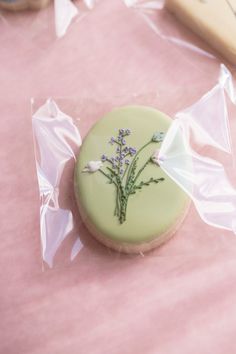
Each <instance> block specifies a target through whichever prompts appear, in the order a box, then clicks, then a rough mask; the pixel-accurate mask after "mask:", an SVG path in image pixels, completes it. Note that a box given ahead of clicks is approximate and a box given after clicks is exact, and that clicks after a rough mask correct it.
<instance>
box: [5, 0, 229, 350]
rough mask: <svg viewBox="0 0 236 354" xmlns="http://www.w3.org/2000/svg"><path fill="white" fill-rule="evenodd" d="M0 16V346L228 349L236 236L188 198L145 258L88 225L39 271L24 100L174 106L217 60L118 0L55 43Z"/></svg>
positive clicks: (191, 94) (205, 84) (199, 86)
mask: <svg viewBox="0 0 236 354" xmlns="http://www.w3.org/2000/svg"><path fill="white" fill-rule="evenodd" d="M49 13H50V10H49ZM21 16H24V15H21ZM42 16H43V17H42V18H43V19H44V18H45V16H44V15H43V14H42ZM39 18H40V15H39ZM21 20H23V19H22V18H21ZM14 21H19V20H18V18H17V19H16V18H11V21H10V22H11V23H14ZM0 25H1V28H0V43H1V47H0V61H1V71H0V82H1V86H0V97H1V98H0V112H1V126H0V137H1V150H0V157H1V158H0V164H1V207H0V216H1V223H0V230H1V243H0V254H1V256H0V269H1V277H0V289H1V294H0V314H1V316H0V353H4V354H28V353H29V354H42V353H44V354H65V353H74V354H85V353H86V354H105V353H109V354H121V353H122V354H133V353H137V354H143V353H145V354H159V353H160V354H190V353H191V354H195V353H196V354H199V353H200V354H208V353H209V354H212V353H214V354H222V353H227V354H234V353H235V352H236V342H235V338H234V337H235V330H236V303H235V293H236V256H235V255H236V239H235V236H234V235H233V234H231V233H229V232H225V231H222V230H216V229H214V228H212V227H210V226H206V225H203V223H202V221H201V220H200V218H199V217H198V215H197V214H196V211H195V209H194V208H193V207H192V208H191V210H190V212H189V214H188V216H187V219H186V222H185V223H184V225H183V226H182V228H181V229H180V230H179V232H178V233H177V234H176V236H175V237H174V238H173V239H172V240H171V241H170V242H168V243H167V244H166V245H164V246H163V247H161V248H160V249H159V250H157V251H155V252H154V254H152V255H149V256H146V257H144V258H140V257H137V258H129V257H125V256H119V255H116V256H114V255H113V254H111V253H109V252H107V250H105V249H104V248H103V247H102V246H100V245H98V244H97V243H96V241H94V240H92V239H91V237H90V236H89V235H88V234H87V233H86V231H85V234H86V235H87V244H88V245H87V246H88V247H86V248H84V249H83V250H82V251H81V253H80V254H79V256H78V257H77V259H76V262H75V263H74V264H71V265H68V266H67V267H62V268H56V269H54V270H52V271H47V272H44V273H42V272H41V261H40V242H39V215H38V214H39V210H38V205H39V201H38V187H37V180H36V173H35V163H34V153H33V142H32V132H31V121H30V104H29V99H30V97H71V96H73V97H90V98H93V99H95V100H99V98H101V97H104V96H106V97H110V100H111V101H112V100H113V99H114V97H115V96H119V95H121V96H123V97H125V96H127V97H130V96H131V93H132V94H134V93H136V94H138V95H144V96H145V97H147V96H148V97H149V96H153V95H156V97H157V101H158V100H159V105H160V108H161V109H165V110H166V111H167V113H169V114H173V113H174V112H176V111H177V110H179V109H181V108H183V107H185V106H186V105H188V104H191V103H193V102H194V101H195V100H196V99H197V98H199V97H200V95H201V94H203V93H204V92H205V91H206V90H207V89H209V88H210V87H211V86H212V85H213V84H214V83H215V81H216V77H217V72H218V66H219V63H218V62H217V61H212V62H210V63H209V61H207V60H205V58H202V57H200V56H191V55H190V56H189V55H188V56H186V53H185V51H184V50H180V48H177V47H173V46H170V44H168V43H164V42H163V40H161V39H160V38H159V37H157V36H156V35H155V34H154V32H152V31H151V30H150V29H149V28H148V27H147V25H146V24H145V22H144V21H143V20H142V19H141V18H140V17H139V16H137V15H136V14H135V13H134V12H133V11H131V10H128V9H126V8H125V7H124V5H123V4H122V3H121V1H118V0H113V1H110V0H104V1H103V2H101V4H100V5H99V6H98V7H97V8H96V9H95V10H94V11H93V12H92V13H91V14H89V15H88V16H87V17H85V18H84V19H83V21H79V22H78V23H75V24H74V26H72V27H71V29H70V31H69V32H68V35H67V36H66V37H65V38H63V39H62V40H57V41H55V42H52V38H51V37H50V36H49V37H47V38H45V37H42V34H38V35H37V36H35V37H34V40H33V41H32V32H31V31H27V29H26V28H25V29H24V30H23V32H20V31H18V30H17V31H15V30H13V29H12V28H11V26H10V27H8V26H5V25H4V23H2V22H1V23H0ZM50 42H51V43H50ZM190 58H191V60H190ZM232 116H235V111H232ZM232 129H233V136H234V134H235V133H236V127H235V124H234V122H232ZM233 176H234V175H233Z"/></svg>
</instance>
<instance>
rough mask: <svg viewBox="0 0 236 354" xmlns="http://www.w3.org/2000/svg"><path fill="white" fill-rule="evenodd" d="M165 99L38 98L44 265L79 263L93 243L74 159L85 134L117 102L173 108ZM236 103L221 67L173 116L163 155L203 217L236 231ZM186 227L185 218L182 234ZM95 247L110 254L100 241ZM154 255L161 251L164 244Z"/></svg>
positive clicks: (228, 77) (36, 117)
mask: <svg viewBox="0 0 236 354" xmlns="http://www.w3.org/2000/svg"><path fill="white" fill-rule="evenodd" d="M158 101H159V99H157V98H156V97H155V96H151V95H149V96H147V97H139V96H134V95H131V96H130V97H125V98H124V97H116V98H114V97H113V99H112V100H109V99H108V100H99V101H96V100H94V99H89V98H87V99H86V98H83V99H82V98H77V99H76V98H74V99H51V98H48V99H47V100H32V111H33V113H32V124H33V134H34V141H35V156H36V168H37V175H38V183H39V191H40V201H41V206H40V236H41V245H42V258H43V261H44V264H45V265H47V266H48V267H53V265H55V264H58V263H59V264H60V263H61V262H62V263H64V262H67V261H73V260H74V259H75V258H76V257H77V256H78V255H79V254H80V252H81V251H82V250H83V249H84V247H87V245H88V243H89V242H91V236H90V235H89V233H88V231H87V230H86V228H85V226H84V225H83V222H82V220H81V218H80V215H79V212H78V210H77V206H76V202H75V197H74V186H73V173H74V167H75V161H76V158H77V156H78V153H79V149H80V146H81V144H83V138H84V136H85V135H86V134H87V132H88V131H89V129H90V128H91V127H92V125H93V124H94V123H95V122H97V121H98V120H99V119H100V118H101V117H102V116H103V115H104V114H105V113H107V112H109V111H111V110H112V109H113V108H114V107H121V106H124V105H128V104H138V105H145V106H152V107H154V108H157V109H160V108H162V110H163V109H164V110H167V111H168V107H167V106H166V107H164V106H163V107H160V104H159V102H158ZM235 102H236V95H235V90H234V87H233V82H232V78H231V75H230V72H229V71H228V70H227V69H226V67H225V66H223V65H222V66H221V71H220V75H219V80H218V82H216V85H215V86H214V87H213V88H212V89H211V90H210V91H208V92H207V93H206V94H205V95H204V96H203V97H201V98H199V100H198V101H197V102H196V103H194V104H193V105H192V106H191V107H188V108H183V110H181V111H180V112H178V113H176V115H175V116H174V117H173V122H172V124H171V126H170V128H169V130H168V132H167V134H166V136H165V138H164V141H163V143H162V146H161V149H160V152H159V155H158V162H159V165H160V167H161V168H162V169H163V170H164V171H165V172H166V173H167V174H168V175H169V177H170V178H172V179H173V180H174V181H175V182H176V183H177V184H178V185H179V186H180V187H181V188H182V189H183V190H184V191H185V192H187V194H188V195H189V196H190V197H191V199H192V201H193V204H194V205H195V207H196V210H197V212H198V214H199V216H200V217H201V219H202V223H205V224H209V225H211V226H212V227H215V228H220V229H226V230H230V231H231V232H233V233H235V232H236V226H235V221H236V189H235V187H234V186H233V184H232V182H231V179H232V176H233V173H234V156H233V153H232V151H233V148H232V141H231V130H232V129H235V124H233V123H232V121H231V120H229V114H228V106H229V108H230V112H232V110H233V111H234V113H235V110H234V104H235ZM231 114H232V113H231ZM232 119H233V116H232ZM231 125H232V129H231V128H230V126H231ZM180 137H181V139H180ZM180 142H181V143H180ZM186 222H187V223H191V222H192V220H187V221H186ZM184 227H185V221H184V223H183V225H182V226H181V227H180V229H179V231H178V232H182V230H183V228H184ZM188 237H191V235H189V236H188ZM203 237H204V236H203ZM93 247H95V248H96V247H103V248H104V250H105V251H106V252H111V251H109V250H108V249H107V248H105V247H104V246H100V245H98V244H97V242H95V241H94V246H93ZM95 253H96V252H95ZM112 253H114V254H115V252H112ZM151 254H152V255H157V254H158V249H157V250H155V251H153V252H151Z"/></svg>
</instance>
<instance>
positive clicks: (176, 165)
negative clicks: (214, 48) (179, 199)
mask: <svg viewBox="0 0 236 354" xmlns="http://www.w3.org/2000/svg"><path fill="white" fill-rule="evenodd" d="M225 91H226V92H227V93H228V95H229V97H230V99H231V101H232V102H233V103H235V102H236V101H235V97H236V93H235V89H234V86H233V82H232V78H231V75H230V72H229V71H228V70H227V68H226V67H225V66H224V65H221V73H220V78H219V83H218V84H217V85H216V86H215V87H214V88H213V89H212V90H211V91H209V92H208V93H207V94H206V95H205V96H203V97H202V98H201V99H200V100H199V101H198V102H197V103H196V104H194V105H193V106H191V107H190V108H188V109H186V110H184V111H183V112H179V113H177V114H176V119H175V120H174V122H173V123H172V125H171V127H170V129H169V130H168V132H167V134H166V137H165V139H164V142H163V144H162V146H161V149H160V152H159V164H160V166H161V168H162V169H163V170H164V171H165V172H166V173H167V174H168V175H169V176H170V177H171V178H172V179H173V180H174V181H175V182H176V183H177V184H178V185H179V186H180V187H181V188H183V189H184V190H185V191H186V192H187V193H188V194H189V196H190V197H191V198H192V200H193V202H194V204H195V206H196V208H197V211H198V212H199V214H200V216H201V218H202V219H203V220H204V221H205V222H206V223H207V224H210V225H213V226H215V227H219V228H224V229H227V230H231V231H233V232H235V231H236V230H235V220H236V189H235V188H234V187H233V186H232V185H231V183H230V181H229V179H228V177H227V175H226V172H225V169H224V166H223V164H221V163H219V162H218V161H216V160H214V159H212V158H210V157H207V156H205V155H204V156H203V155H200V154H199V153H197V152H196V149H197V147H198V146H194V147H193V146H191V139H190V137H191V136H195V137H197V139H198V140H197V144H198V145H200V146H203V145H206V144H207V145H211V146H212V147H214V148H216V149H220V150H222V151H224V152H225V153H227V154H231V143H230V134H229V124H228V112H227V106H226V101H225ZM195 145H196V141H195Z"/></svg>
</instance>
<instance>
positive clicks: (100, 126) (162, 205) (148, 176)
mask: <svg viewBox="0 0 236 354" xmlns="http://www.w3.org/2000/svg"><path fill="white" fill-rule="evenodd" d="M170 123H171V119H170V118H169V117H167V116H166V115H164V114H163V113H161V112H159V111H157V110H155V109H152V108H149V107H142V106H129V107H123V108H119V109H115V110H114V111H112V112H111V113H108V114H107V115H106V116H105V117H104V118H103V119H101V120H99V121H98V123H97V124H95V125H94V126H93V127H92V129H91V130H90V132H89V134H88V135H87V137H86V138H85V139H84V142H83V145H82V147H81V151H80V154H79V157H78V159H77V163H76V169H75V192H76V196H77V199H78V202H79V204H80V208H81V209H82V211H83V214H84V215H85V216H86V218H87V222H89V223H90V224H92V225H93V227H94V228H95V229H96V230H97V231H98V232H99V233H101V234H102V235H104V236H105V237H107V238H109V239H111V240H114V241H117V242H126V243H130V244H137V243H143V242H149V241H151V240H153V239H154V238H156V237H158V236H160V235H162V234H163V233H165V232H168V230H170V229H172V228H173V226H174V225H175V224H176V223H177V222H178V220H179V219H180V218H181V217H182V215H183V213H184V210H185V209H186V206H187V204H188V200H189V199H188V197H187V195H186V194H185V193H184V192H183V191H182V190H181V189H180V188H179V187H178V186H177V185H176V183H175V182H173V181H172V180H171V179H170V178H169V177H168V176H167V175H166V174H165V173H164V172H163V171H162V170H161V169H160V168H159V167H158V166H156V165H155V164H153V163H149V161H150V157H151V156H152V155H153V153H154V151H155V150H156V149H159V148H160V144H157V143H153V144H152V140H150V139H151V137H152V136H153V133H155V132H156V131H163V132H166V131H167V130H168V127H169V125H170ZM120 128H129V129H130V130H131V132H132V133H131V135H130V136H129V137H128V138H127V140H128V143H129V144H130V145H131V146H134V147H136V149H137V150H138V152H137V153H136V155H135V156H134V158H133V160H132V162H131V164H130V167H133V166H132V164H133V165H134V164H135V163H137V171H138V172H136V177H135V182H134V180H133V181H132V184H129V181H130V178H131V175H130V174H131V171H132V169H131V168H129V173H127V172H126V173H127V174H126V176H125V177H124V175H123V176H122V179H124V178H126V180H124V181H126V186H125V190H126V192H127V191H128V192H129V193H130V197H129V198H127V200H126V202H125V203H124V205H123V208H124V210H123V212H124V213H125V214H126V220H125V222H122V223H120V222H119V219H118V218H117V215H119V213H120V211H121V210H120V208H121V207H122V205H121V203H120V196H117V188H118V186H117V185H115V184H114V183H111V178H110V176H109V174H108V173H106V172H104V169H105V164H104V166H103V167H102V168H101V169H100V170H99V171H97V172H95V173H82V171H83V169H84V167H85V166H86V164H87V163H88V162H89V161H92V160H93V161H97V160H101V155H102V154H106V155H108V156H111V155H112V154H113V153H114V146H110V145H109V144H108V140H109V138H110V137H111V136H113V135H115V136H116V134H117V132H118V130H119V129H120ZM147 141H148V143H147ZM117 143H118V142H117ZM118 144H119V143H118ZM140 147H141V148H140ZM135 161H136V162H135ZM108 172H109V171H108ZM139 181H140V182H139ZM160 182H162V183H160ZM135 183H136V184H135ZM134 185H135V188H134ZM145 186H149V188H144V189H142V191H141V192H139V189H140V188H142V187H145ZM128 188H130V189H129V190H128ZM132 188H133V189H132ZM132 192H133V193H135V194H134V195H132ZM127 203H128V208H127ZM114 214H115V215H114ZM85 222H86V220H85Z"/></svg>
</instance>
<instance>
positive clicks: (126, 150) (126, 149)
mask: <svg viewBox="0 0 236 354" xmlns="http://www.w3.org/2000/svg"><path fill="white" fill-rule="evenodd" d="M123 152H124V153H125V154H127V153H128V152H129V148H128V146H126V147H125V148H124V149H123Z"/></svg>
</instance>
